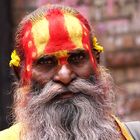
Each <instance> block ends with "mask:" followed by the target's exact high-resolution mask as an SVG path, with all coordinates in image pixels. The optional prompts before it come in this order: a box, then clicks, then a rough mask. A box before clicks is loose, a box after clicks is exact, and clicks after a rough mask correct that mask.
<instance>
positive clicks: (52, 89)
mask: <svg viewBox="0 0 140 140" xmlns="http://www.w3.org/2000/svg"><path fill="white" fill-rule="evenodd" d="M99 89H100V85H99V84H95V83H94V84H93V82H91V81H89V80H86V79H81V78H77V79H76V80H74V81H73V82H71V83H70V84H69V85H68V86H64V85H62V84H60V83H56V82H53V81H50V82H48V83H47V84H46V85H45V86H44V88H43V89H42V90H41V92H40V93H39V95H36V96H35V98H37V100H38V103H41V104H42V103H47V102H49V101H50V100H52V99H53V98H54V97H56V96H57V95H60V94H63V93H65V92H72V93H82V94H86V95H90V96H92V95H93V94H100V93H102V90H101V91H100V90H99ZM101 89H102V88H101ZM33 102H34V97H33Z"/></svg>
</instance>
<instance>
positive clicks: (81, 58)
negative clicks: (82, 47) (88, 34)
mask: <svg viewBox="0 0 140 140" xmlns="http://www.w3.org/2000/svg"><path fill="white" fill-rule="evenodd" d="M85 60H87V55H86V53H85V52H79V53H75V54H71V55H70V56H69V58H68V62H69V63H70V64H73V65H78V64H82V63H84V62H85Z"/></svg>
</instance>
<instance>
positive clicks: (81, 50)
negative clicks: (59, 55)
mask: <svg viewBox="0 0 140 140" xmlns="http://www.w3.org/2000/svg"><path fill="white" fill-rule="evenodd" d="M80 52H86V50H84V49H77V50H72V51H70V52H68V54H69V55H71V54H78V53H80Z"/></svg>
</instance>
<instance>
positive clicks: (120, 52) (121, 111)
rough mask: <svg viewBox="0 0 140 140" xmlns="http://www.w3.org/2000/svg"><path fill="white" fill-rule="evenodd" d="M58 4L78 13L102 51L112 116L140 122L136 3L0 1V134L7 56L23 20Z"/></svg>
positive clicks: (6, 111)
mask: <svg viewBox="0 0 140 140" xmlns="http://www.w3.org/2000/svg"><path fill="white" fill-rule="evenodd" d="M51 3H58V4H63V5H68V6H72V7H74V8H76V9H77V10H78V11H80V12H81V13H82V14H83V15H84V16H85V17H86V18H87V19H88V20H89V21H90V23H91V26H92V28H93V30H94V32H95V34H96V36H97V38H98V40H99V42H100V43H101V44H102V45H103V46H104V48H105V51H104V53H103V54H102V57H101V63H102V64H103V65H105V66H106V67H107V68H108V69H109V70H110V72H111V75H112V76H113V78H114V81H115V84H116V88H117V95H116V104H117V106H116V114H117V115H118V116H119V117H120V118H121V119H122V120H123V121H129V120H140V0H0V67H1V68H0V86H1V87H0V130H2V129H4V128H7V127H8V126H9V125H10V123H11V121H12V118H11V107H12V93H11V89H12V88H11V86H12V84H11V83H12V76H11V71H10V68H9V60H10V53H11V51H12V49H13V46H14V34H15V30H16V27H17V25H18V23H19V22H20V20H21V19H22V17H23V16H25V15H27V14H28V13H30V12H31V11H33V10H34V9H36V8H37V7H38V6H41V5H43V4H51Z"/></svg>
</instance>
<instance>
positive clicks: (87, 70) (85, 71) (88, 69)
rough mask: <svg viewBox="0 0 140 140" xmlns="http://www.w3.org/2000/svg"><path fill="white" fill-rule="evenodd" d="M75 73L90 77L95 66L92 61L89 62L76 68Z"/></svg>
mask: <svg viewBox="0 0 140 140" xmlns="http://www.w3.org/2000/svg"><path fill="white" fill-rule="evenodd" d="M75 73H76V74H77V75H78V76H79V77H81V78H89V76H90V75H92V74H94V72H93V67H92V65H91V63H90V62H87V63H86V64H84V65H83V66H82V67H79V68H76V69H75Z"/></svg>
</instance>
